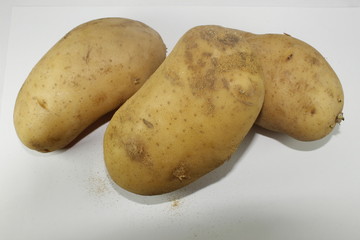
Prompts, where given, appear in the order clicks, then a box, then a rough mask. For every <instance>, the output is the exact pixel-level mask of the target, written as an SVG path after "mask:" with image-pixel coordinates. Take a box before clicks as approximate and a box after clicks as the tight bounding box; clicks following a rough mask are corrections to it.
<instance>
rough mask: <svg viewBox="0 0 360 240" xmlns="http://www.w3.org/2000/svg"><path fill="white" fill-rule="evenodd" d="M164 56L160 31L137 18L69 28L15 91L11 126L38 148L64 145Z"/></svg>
mask: <svg viewBox="0 0 360 240" xmlns="http://www.w3.org/2000/svg"><path fill="white" fill-rule="evenodd" d="M165 55H166V47H165V45H164V43H163V41H162V39H161V37H160V35H159V34H158V33H157V32H156V31H155V30H153V29H152V28H150V27H149V26H147V25H145V24H143V23H141V22H138V21H134V20H130V19H124V18H104V19H97V20H93V21H90V22H87V23H84V24H82V25H80V26H78V27H76V28H74V29H73V30H71V31H70V32H69V33H68V34H66V35H65V36H64V37H63V38H62V39H61V40H60V41H59V42H57V43H56V44H55V45H54V46H53V47H52V48H51V49H50V50H49V51H48V52H47V53H46V54H45V55H44V57H43V58H42V59H41V60H40V61H39V62H38V63H37V64H36V66H35V67H34V68H33V69H32V71H31V73H30V74H29V76H28V77H27V79H26V81H25V83H24V84H23V86H22V88H21V90H20V91H19V94H18V97H17V100H16V105H15V109H14V125H15V128H16V132H17V134H18V136H19V138H20V140H21V141H22V142H23V143H24V145H26V146H27V147H29V148H31V149H34V150H37V151H40V152H49V151H54V150H57V149H61V148H63V147H65V146H67V145H68V144H69V143H70V142H71V141H72V140H73V139H74V138H76V137H77V136H78V135H79V134H80V133H81V132H82V131H83V130H84V129H85V128H86V127H88V126H89V125H90V124H92V123H93V122H94V121H96V120H97V119H98V118H99V117H101V116H102V115H104V114H105V113H107V112H109V111H111V110H113V109H116V108H117V107H118V106H119V105H120V104H122V103H123V102H124V101H125V100H127V99H128V98H129V97H130V96H132V95H133V94H134V93H135V92H136V91H137V90H138V89H139V88H140V87H141V86H142V85H143V83H144V82H145V81H146V80H147V78H148V77H149V76H150V75H151V74H152V73H153V72H154V71H155V70H156V69H157V67H158V66H159V65H160V64H161V63H162V61H163V60H164V59H165Z"/></svg>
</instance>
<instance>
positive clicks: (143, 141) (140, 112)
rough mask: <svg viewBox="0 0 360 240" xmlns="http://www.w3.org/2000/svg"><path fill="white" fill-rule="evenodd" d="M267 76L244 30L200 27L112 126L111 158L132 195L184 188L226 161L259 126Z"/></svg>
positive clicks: (107, 149)
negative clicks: (246, 136) (253, 128)
mask: <svg viewBox="0 0 360 240" xmlns="http://www.w3.org/2000/svg"><path fill="white" fill-rule="evenodd" d="M263 84H264V83H263V78H262V71H261V68H260V67H259V65H258V64H257V62H256V61H254V56H253V54H252V51H251V49H250V46H249V45H248V43H247V42H246V41H245V39H244V38H243V37H242V35H241V32H239V31H237V30H233V29H228V28H224V27H221V26H211V25H209V26H197V27H194V28H192V29H190V30H189V31H188V32H187V33H185V34H184V35H183V36H182V38H181V39H180V40H179V41H178V43H177V44H176V45H175V47H174V49H173V50H172V52H171V53H170V55H169V56H168V57H167V58H166V59H165V61H164V62H163V63H162V64H161V65H160V67H159V68H158V69H157V70H156V71H155V73H154V74H153V75H152V76H151V77H150V78H149V80H148V81H147V82H146V83H145V84H144V85H143V87H142V88H141V89H140V90H139V91H137V92H136V93H135V94H134V95H133V96H132V97H131V98H130V99H129V100H128V101H127V102H126V103H125V104H124V105H122V106H121V107H120V108H119V109H118V110H117V112H116V113H115V114H114V116H113V118H112V119H111V120H110V123H109V125H108V126H107V129H106V132H105V136H104V159H105V164H106V167H107V170H108V173H109V175H110V177H111V178H112V179H113V180H114V182H115V183H116V184H118V185H119V186H121V187H122V188H124V189H126V190H127V191H130V192H133V193H137V194H141V195H155V194H162V193H167V192H171V191H174V190H176V189H179V188H181V187H183V186H185V185H187V184H189V183H191V182H193V181H195V180H197V179H198V178H200V177H201V176H203V175H205V174H206V173H208V172H210V171H212V170H213V169H215V168H217V167H219V166H220V165H221V164H223V163H224V162H225V161H226V160H227V159H229V158H230V156H231V155H232V154H233V153H234V151H235V150H236V149H237V147H238V145H239V144H240V143H241V141H242V140H243V138H244V136H245V135H246V134H247V133H248V131H249V129H250V128H251V126H252V125H253V124H254V122H255V120H256V118H257V116H258V114H259V112H260V109H261V106H262V103H263V98H264V91H265V90H264V85H263Z"/></svg>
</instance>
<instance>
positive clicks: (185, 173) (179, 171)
mask: <svg viewBox="0 0 360 240" xmlns="http://www.w3.org/2000/svg"><path fill="white" fill-rule="evenodd" d="M172 175H173V176H174V177H176V178H177V179H179V181H180V182H182V181H183V180H185V179H190V178H191V177H190V174H189V170H188V169H187V167H186V165H185V163H183V162H181V163H180V164H179V166H177V167H176V168H175V169H174V171H173V172H172Z"/></svg>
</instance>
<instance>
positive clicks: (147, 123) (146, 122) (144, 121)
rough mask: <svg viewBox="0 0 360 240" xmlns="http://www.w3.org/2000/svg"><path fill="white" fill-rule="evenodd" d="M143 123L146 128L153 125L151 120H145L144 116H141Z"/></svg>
mask: <svg viewBox="0 0 360 240" xmlns="http://www.w3.org/2000/svg"><path fill="white" fill-rule="evenodd" d="M143 123H144V124H145V126H146V127H148V128H154V125H153V124H152V123H151V122H149V121H147V120H146V119H145V118H143Z"/></svg>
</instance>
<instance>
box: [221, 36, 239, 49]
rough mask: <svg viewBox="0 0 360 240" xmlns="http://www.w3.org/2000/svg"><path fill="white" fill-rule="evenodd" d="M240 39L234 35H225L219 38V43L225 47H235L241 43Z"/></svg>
mask: <svg viewBox="0 0 360 240" xmlns="http://www.w3.org/2000/svg"><path fill="white" fill-rule="evenodd" d="M239 40H240V39H239V37H238V36H236V35H234V34H230V33H228V34H225V36H224V37H223V38H219V39H218V41H219V42H220V43H222V44H224V45H227V46H231V47H234V46H235V45H236V44H237V43H238V42H239Z"/></svg>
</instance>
